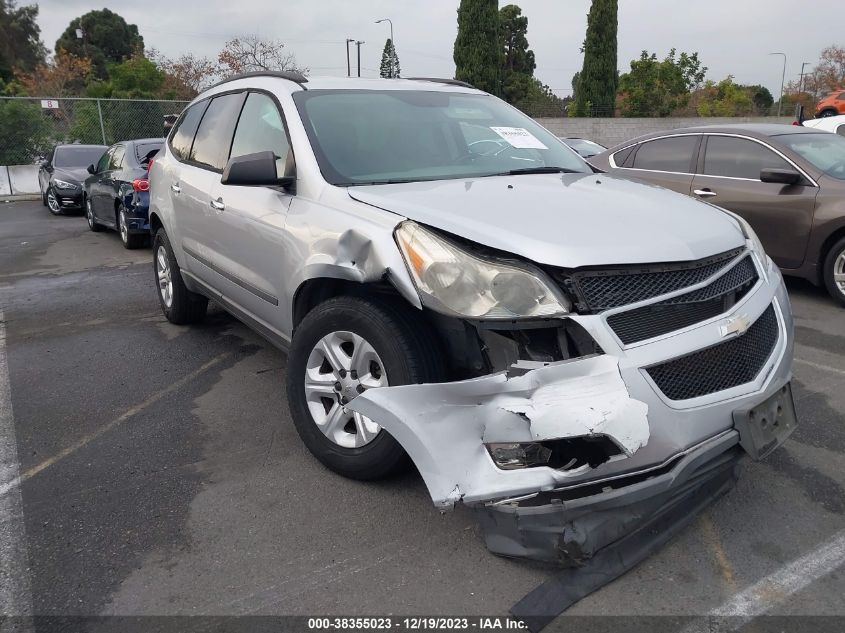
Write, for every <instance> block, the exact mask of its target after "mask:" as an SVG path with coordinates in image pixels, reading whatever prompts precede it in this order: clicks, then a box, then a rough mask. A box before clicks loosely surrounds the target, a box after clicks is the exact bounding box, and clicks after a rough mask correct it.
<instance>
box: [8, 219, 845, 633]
mask: <svg viewBox="0 0 845 633" xmlns="http://www.w3.org/2000/svg"><path fill="white" fill-rule="evenodd" d="M150 261H151V253H150V251H149V249H141V250H138V251H127V250H124V249H123V248H122V246H121V244H120V241H119V238H118V236H117V234H116V233H113V232H105V233H96V234H95V233H91V232H90V231H89V230H88V227H87V225H86V223H85V220H84V218H83V217H82V216H66V217H53V216H51V215H50V214H49V213H48V212H47V210H46V209H45V208H44V207H42V206H41V204H40V203H39V202H15V203H6V204H2V203H0V309H2V313H0V320H2V321H3V323H4V324H5V345H3V340H2V336H0V357H5V359H6V363H7V365H8V383H9V392H10V393H11V404H12V411H11V412H9V413H10V414H11V415H7V420H9V422H10V425H11V427H12V430H13V431H14V437H15V440H16V441H15V445H14V447H16V454H17V472H18V476H17V478H16V479H12V480H8V479H7V481H5V482H3V483H4V487H3V488H2V489H0V501H2V503H0V512H2V513H3V515H0V526H2V527H0V530H2V535H4V536H5V542H6V543H7V547H8V544H12V545H13V546H14V544H15V543H17V544H18V546H17V547H16V548H15V550H14V551H13V552H12V560H13V561H14V560H16V561H17V562H16V564H17V565H18V567H17V568H15V569H7V573H3V574H0V583H3V584H5V587H3V588H2V589H3V590H4V591H5V595H7V596H11V597H10V598H8V599H9V600H12V601H14V604H13V605H12V606H13V607H14V608H15V609H17V611H16V612H18V613H34V614H38V615H101V614H105V615H108V614H133V615H146V614H156V615H170V614H180V615H243V614H301V615H314V614H320V615H325V614H338V615H357V614H360V615H383V614H425V615H432V614H455V615H458V614H464V615H465V614H491V615H505V614H506V613H507V611H508V609H509V608H510V607H511V606H513V604H514V603H515V602H517V601H518V600H519V599H520V598H522V596H524V595H525V594H526V593H528V592H529V591H531V590H532V589H534V588H535V587H536V586H537V585H539V584H540V583H542V582H543V581H545V580H547V579H548V578H549V577H550V576H552V575H553V574H554V570H553V569H550V568H548V567H544V566H540V565H536V564H531V563H526V562H520V561H512V560H506V559H502V558H497V557H495V556H493V555H491V554H489V553H488V552H487V550H486V548H485V546H484V543H483V541H482V539H481V536H480V533H479V531H478V529H477V528H476V526H475V524H474V521H473V519H472V518H471V516H470V515H469V513H468V512H466V511H465V510H462V509H460V508H459V509H457V510H456V511H455V512H453V513H450V514H444V515H441V514H439V513H438V512H437V511H436V510H435V509H434V508H433V506H432V504H431V502H430V499H429V498H428V495H427V493H426V491H425V488H424V486H423V484H422V481H421V480H420V479H419V476H418V475H416V474H415V473H408V474H407V475H404V476H402V477H400V478H398V479H393V480H390V481H385V482H379V483H360V482H354V481H349V480H345V479H343V478H341V477H339V476H337V475H335V474H333V473H331V472H329V471H327V470H325V469H324V468H323V467H322V466H320V465H319V463H318V462H316V461H315V460H314V459H313V458H312V457H311V456H310V454H308V453H307V451H306V449H305V448H304V446H303V445H302V443H301V442H300V440H299V438H298V436H297V435H296V432H295V431H294V428H293V425H292V423H291V421H290V418H289V415H288V411H287V405H286V402H285V388H284V372H285V357H284V355H283V354H282V353H280V352H278V351H277V350H275V349H274V348H273V347H271V346H270V345H269V344H267V343H265V342H264V341H263V340H262V339H261V338H259V337H258V336H257V335H255V334H253V333H252V332H251V331H250V330H248V329H247V328H246V327H244V326H242V325H241V324H239V323H238V322H237V321H235V320H234V319H232V318H231V317H229V316H228V315H227V314H226V313H224V312H222V311H221V310H219V309H217V308H214V307H212V308H211V310H210V312H209V317H208V319H207V320H206V322H205V323H204V324H203V325H201V326H199V327H191V328H183V327H177V326H174V325H171V324H169V323H168V322H166V321H165V319H164V317H163V316H162V315H161V312H160V310H159V306H158V302H157V298H156V294H155V288H154V283H153V276H152V269H151V264H150ZM789 290H790V295H791V299H792V302H793V308H794V311H795V315H796V325H797V328H796V336H797V346H796V363H795V367H794V372H795V383H794V385H795V394H796V398H797V407H798V412H799V417H800V421H801V424H800V427H799V428H798V430H797V431H796V432H795V434H794V435H793V437H792V438H791V439H790V440H789V441H788V442H787V443H786V444H785V445H784V447H782V448H781V449H780V450H778V451H777V452H776V453H775V454H774V455H773V456H771V457H770V458H769V459H768V460H766V461H765V462H762V463H748V462H746V463H745V464H744V466H743V472H742V476H741V479H740V482H739V484H738V486H737V488H736V489H735V490H733V491H732V492H731V493H730V494H728V495H727V496H726V497H724V498H722V499H721V500H719V501H718V502H717V503H716V504H715V505H714V506H713V507H711V509H710V510H708V511H707V512H706V513H704V514H703V515H702V516H701V517H700V518H698V519H697V520H696V522H695V523H694V524H693V525H692V526H690V527H689V528H688V529H686V530H685V531H684V532H683V533H681V535H680V536H678V537H677V538H675V539H674V540H673V541H672V542H671V543H670V544H669V545H668V546H667V547H665V548H664V549H663V550H662V551H660V552H659V553H658V554H656V555H654V556H653V557H651V558H650V559H648V560H647V561H646V562H645V563H643V564H641V565H639V566H638V567H637V568H635V569H634V570H633V571H631V572H629V573H628V574H627V575H625V576H623V577H622V578H620V579H619V580H617V581H615V582H613V583H611V584H610V585H608V586H606V587H605V588H603V589H602V590H600V591H598V592H597V593H595V594H593V595H591V596H589V597H588V598H586V599H585V600H583V601H582V602H580V603H579V604H577V605H575V606H574V607H573V608H572V609H570V610H569V612H568V613H569V614H573V615H589V614H601V615H702V614H708V613H712V612H714V611H715V610H718V609H720V608H723V609H724V608H725V605H730V604H732V601H734V602H735V600H736V596H737V594H739V593H741V592H743V591H744V590H746V589H747V588H748V587H751V586H754V585H755V583H759V582H760V581H761V580H762V581H765V580H766V579H770V578H772V577H775V576H777V574H783V573H784V571H783V570H784V569H785V568H786V569H787V571H788V572H789V574H790V577H789V579H788V580H789V583H788V590H787V589H779V590H777V591H773V592H768V593H766V595H765V596H763V597H762V598H760V600H762V601H763V603H764V606H765V610H766V611H767V612H769V613H773V614H784V615H805V614H822V615H845V605H843V601H842V596H843V595H844V594H845V568H843V567H838V564H839V562H841V554H842V552H840V559H836V558H835V557H834V558H833V559H830V557H829V556H828V559H827V563H825V565H826V566H824V565H822V566H821V567H820V566H819V565H818V558H819V555H818V554H817V552H818V551H819V548H820V547H823V546H824V545H825V544H829V543H831V542H836V539H840V540H841V539H842V538H843V535H845V421H843V413H842V412H843V411H845V388H843V387H845V309H841V308H839V307H837V306H836V305H835V304H834V303H833V301H832V300H830V299H829V298H828V297H827V296H826V295H825V294H824V293H823V292H822V291H821V290H819V289H816V288H814V287H812V286H811V285H809V284H807V283H804V282H798V281H790V282H789ZM1 333H2V330H0V334H1ZM2 367H3V364H2V363H0V377H2V373H3V371H2ZM2 393H3V392H2V391H0V400H2ZM0 409H2V408H0ZM6 437H7V438H9V437H11V436H10V435H9V434H8V433H7V435H6ZM10 456H12V457H13V453H9V452H8V450H7V452H6V455H4V456H2V457H3V458H4V459H5V460H6V464H5V466H6V471H5V472H6V473H8V472H10V470H9V468H10V463H11V462H10V461H9V460H10V459H11V457H10ZM0 463H2V460H0ZM13 466H14V464H13ZM0 540H2V539H0ZM840 549H841V550H842V551H843V552H845V547H840ZM15 557H16V558H15ZM802 557H804V558H802ZM796 560H801V561H807V562H806V564H800V565H798V566H797V567H796V566H794V565H793V566H792V567H789V565H790V563H792V562H793V561H796ZM838 561H839V562H838ZM814 565H815V566H814ZM563 627H564V624H562V621H561V620H558V621H557V622H556V623H555V624H553V625H552V626H551V627H550V630H554V629H556V628H563Z"/></svg>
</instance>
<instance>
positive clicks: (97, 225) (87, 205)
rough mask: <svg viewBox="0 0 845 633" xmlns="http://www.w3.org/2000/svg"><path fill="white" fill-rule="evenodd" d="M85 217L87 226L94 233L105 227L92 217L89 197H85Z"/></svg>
mask: <svg viewBox="0 0 845 633" xmlns="http://www.w3.org/2000/svg"><path fill="white" fill-rule="evenodd" d="M85 219H86V220H88V228H89V229H91V230H92V231H94V232H95V233H99V232H100V231H102V230H103V229H104V228H105V227H104V226H103V225H102V224H100V223H98V222H97V220H96V218H95V217H94V207H92V206H91V198H88V197H86V198H85Z"/></svg>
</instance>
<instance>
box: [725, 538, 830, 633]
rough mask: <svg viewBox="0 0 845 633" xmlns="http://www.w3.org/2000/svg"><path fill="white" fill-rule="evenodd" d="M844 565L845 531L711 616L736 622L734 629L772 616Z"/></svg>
mask: <svg viewBox="0 0 845 633" xmlns="http://www.w3.org/2000/svg"><path fill="white" fill-rule="evenodd" d="M843 564H845V530H843V531H841V532H837V533H836V534H835V535H834V537H833V538H832V539H830V540H829V541H827V542H826V543H824V544H822V545H821V546H819V547H817V548H816V549H815V550H813V551H812V552H810V553H809V554H806V555H804V556H802V557H801V558H799V559H797V560H794V561H793V562H791V563H789V564H788V565H785V566H784V567H781V568H780V569H778V570H777V571H776V572H774V573H773V574H770V575H769V576H766V577H765V578H763V579H761V580H759V581H758V582H756V583H755V584H753V585H751V586H750V587H748V588H747V589H745V590H743V591H741V592H740V593H738V594H736V595H735V596H734V597H733V598H731V599H730V600H729V601H728V602H726V603H725V604H723V605H722V606H720V607H718V608H717V609H714V610H713V611H711V612H710V614H709V615H711V616H716V617H731V618H736V620H733V619H732V620H731V621H730V628H731V629H732V630H733V629H735V628H739V627H741V626H742V625H743V624H745V623H746V622H748V621H749V620H751V619H753V618H755V617H757V616H760V615H763V614H764V613H767V612H769V611H770V610H771V609H772V608H774V607H775V606H777V605H778V604H780V603H782V602H783V601H784V600H785V599H786V598H788V597H789V596H791V595H793V594H795V593H798V592H799V591H801V590H802V589H805V588H806V587H808V586H809V585H810V584H811V583H813V582H815V581H816V580H818V579H820V578H822V577H823V576H826V575H828V574H829V573H831V572H833V571H834V570H836V569H837V568H838V567H840V566H842V565H843Z"/></svg>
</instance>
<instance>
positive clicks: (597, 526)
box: [349, 269, 794, 566]
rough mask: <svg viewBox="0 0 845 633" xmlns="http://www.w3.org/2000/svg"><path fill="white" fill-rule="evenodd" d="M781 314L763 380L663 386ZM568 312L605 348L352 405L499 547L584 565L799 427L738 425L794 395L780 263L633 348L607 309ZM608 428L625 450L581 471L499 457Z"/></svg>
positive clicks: (715, 487)
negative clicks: (713, 313)
mask: <svg viewBox="0 0 845 633" xmlns="http://www.w3.org/2000/svg"><path fill="white" fill-rule="evenodd" d="M772 313H773V314H774V315H775V317H774V319H775V321H776V324H777V325H776V327H777V339H776V342H775V343H774V345H773V347H772V349H771V352H770V353H769V354H768V356H767V357H766V360H765V362H764V364H763V366H762V369H761V370H760V371H759V373H758V374H757V375H756V376H755V377H754V379H753V380H751V381H747V382H743V383H742V384H738V385H736V386H734V387H731V388H728V389H723V390H721V391H718V392H716V393H712V394H709V395H706V396H702V397H696V398H693V399H688V400H680V401H679V400H671V399H670V398H669V397H667V395H666V394H664V393H662V392H661V390H660V389H659V388H658V386H657V385H656V384H655V382H654V380H652V378H651V376H650V374H649V372H648V369H649V368H650V367H653V366H654V365H655V364H659V363H664V362H667V361H668V360H672V359H676V358H679V357H684V356H685V355H689V354H694V353H696V352H699V351H700V350H704V349H709V348H710V347H715V346H718V345H722V344H724V343H725V342H726V340H728V341H729V340H730V338H727V339H726V335H725V334H724V330H723V325H724V323H725V322H726V320H731V319H733V318H735V317H741V320H742V321H743V322H747V323H755V322H757V320H758V319H761V317H762V316H763V315H764V314H772ZM568 318H571V319H572V320H573V321H575V322H576V323H578V325H580V326H581V327H583V328H584V330H586V332H587V333H588V334H589V335H590V336H591V337H593V339H594V340H595V341H596V342H597V343H598V344H599V345H600V347H601V349H602V350H604V352H605V353H604V354H601V355H597V356H591V357H583V358H578V359H574V360H569V361H559V362H555V363H526V362H520V363H518V364H517V365H514V366H512V367H511V368H510V369H509V370H507V371H504V372H500V373H496V374H492V375H488V376H483V377H480V378H474V379H470V380H464V381H460V382H452V383H443V384H425V385H406V386H394V387H386V388H381V389H374V390H370V391H367V392H365V393H363V394H362V395H361V396H359V397H357V398H355V399H354V400H352V402H351V403H350V404H349V407H350V408H351V409H352V410H355V411H358V412H359V413H361V414H363V415H365V416H367V417H369V418H371V419H372V420H374V421H376V422H378V424H380V425H381V426H382V427H383V428H384V429H385V430H387V431H388V432H389V433H390V434H391V435H392V436H393V437H394V438H396V440H397V441H398V442H399V443H400V444H401V445H402V446H403V447H404V448H405V450H406V451H407V452H408V454H409V455H410V457H411V459H412V460H413V461H414V463H415V465H416V466H417V469H418V470H419V472H420V474H421V475H422V477H423V480H424V481H425V484H426V486H427V487H428V490H429V493H430V495H431V498H432V500H433V501H434V503H435V505H436V506H437V507H439V508H441V509H448V508H450V507H452V506H453V505H454V504H455V503H456V502H458V501H461V502H463V503H464V504H465V505H468V506H470V507H472V508H473V511H474V512H475V513H476V515H477V516H478V519H479V521H480V523H481V526H482V527H483V528H484V532H485V538H486V541H487V545H488V547H489V549H490V550H491V551H493V552H496V553H498V554H502V555H507V556H524V557H529V558H534V559H541V560H547V561H556V562H558V563H563V564H564V565H570V566H578V565H581V564H584V563H585V561H587V560H589V559H590V558H591V557H593V556H595V554H596V553H597V552H601V551H602V550H603V549H604V548H608V547H609V546H610V545H612V544H614V543H617V542H620V541H621V540H622V539H624V537H625V535H629V534H631V533H632V532H635V531H637V530H638V529H640V528H642V527H643V526H645V525H648V524H649V521H651V520H653V519H654V518H655V517H658V516H661V515H663V514H665V513H666V512H667V511H668V510H670V509H672V508H676V507H678V504H682V505H683V504H690V503H693V502H696V503H697V502H698V501H700V500H702V499H712V498H714V497H715V496H718V494H721V493H722V492H724V490H726V489H728V488H729V487H730V485H731V484H732V482H733V480H734V466H735V464H736V462H737V460H738V459H739V458H740V456H741V455H743V454H745V451H743V448H745V449H746V451H748V447H749V445H751V444H754V443H756V444H757V445H759V446H760V449H759V450H753V451H751V452H753V453H755V454H754V457H755V458H756V457H759V456H762V454H763V453H765V452H768V451H770V450H771V449H772V448H773V447H774V446H776V445H779V444H780V443H781V442H782V441H783V440H784V439H785V437H786V435H787V434H788V433H786V434H781V435H779V436H778V437H777V438H775V441H774V442H772V441H771V439H770V438H768V436H767V437H764V438H762V439H761V438H759V437H755V436H754V435H753V434H752V433H749V428H748V425H747V424H745V422H743V423H740V420H742V421H745V420H746V419H747V418H748V415H747V414H748V412H749V411H757V408H758V407H762V405H763V404H764V403H769V402H770V401H771V399H772V398H773V397H775V396H777V394H779V393H786V392H788V387H787V386H788V384H789V381H790V379H791V365H792V345H793V341H792V318H791V314H790V310H789V301H788V298H787V296H786V290H785V288H784V285H783V282H782V279H781V277H780V274H779V273H778V272H777V270H776V269H774V270H770V271H769V275H768V278H767V279H764V280H761V281H760V282H759V284H758V285H757V286H756V287H755V289H754V290H753V291H752V292H750V293H749V294H748V295H747V297H746V298H745V299H744V300H743V301H742V302H740V303H738V304H737V305H736V306H734V308H733V309H732V310H731V311H730V312H729V313H727V314H725V315H722V316H720V317H718V318H715V319H710V320H708V321H706V322H702V323H699V324H696V325H695V326H692V327H689V328H687V329H685V330H682V331H679V332H674V333H672V334H671V335H668V336H664V337H661V338H658V339H655V340H651V341H647V342H645V343H642V344H635V345H628V346H625V345H623V344H622V343H621V342H620V341H619V340H618V339H616V338H615V337H614V336H613V333H612V332H611V330H610V328H609V327H608V325H607V322H606V317H605V316H602V315H583V316H582V315H572V316H571V317H568ZM789 397H790V398H791V393H790V394H789ZM775 408H777V407H775ZM785 408H787V409H788V408H789V407H785ZM769 409H771V407H767V408H766V410H769ZM760 410H761V411H762V410H763V408H761V409H760ZM793 427H794V420H793V421H792V423H791V424H790V428H789V429H788V430H790V431H791V428H793ZM752 430H753V429H752ZM740 433H743V437H742V438H741V437H740ZM597 436H602V437H604V438H607V439H608V440H609V441H610V442H611V443H612V445H613V446H615V447H616V448H617V449H618V450H617V451H616V453H615V454H613V455H610V456H609V457H608V459H606V460H603V461H602V462H600V463H596V464H588V465H584V464H580V465H577V466H576V467H574V468H566V467H563V468H561V467H555V468H553V467H547V466H535V467H531V468H518V469H513V470H507V469H504V468H502V467H500V466H501V464H499V465H498V466H497V464H496V462H494V460H493V458H492V457H491V452H490V446H491V445H499V444H504V443H514V444H527V443H532V442H534V443H542V442H549V441H559V440H562V439H563V440H566V439H571V438H594V437H597ZM741 439H742V441H741Z"/></svg>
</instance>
